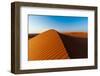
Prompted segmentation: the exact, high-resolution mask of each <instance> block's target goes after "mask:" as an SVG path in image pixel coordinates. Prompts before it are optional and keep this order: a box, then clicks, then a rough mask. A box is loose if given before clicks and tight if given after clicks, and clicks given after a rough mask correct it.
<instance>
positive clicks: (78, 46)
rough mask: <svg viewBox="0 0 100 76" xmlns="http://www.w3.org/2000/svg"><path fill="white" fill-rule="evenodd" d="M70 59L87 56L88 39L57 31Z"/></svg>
mask: <svg viewBox="0 0 100 76" xmlns="http://www.w3.org/2000/svg"><path fill="white" fill-rule="evenodd" d="M58 34H59V36H60V38H61V39H62V41H63V43H64V46H65V48H66V50H67V52H68V54H69V56H70V58H71V59H75V58H87V57H88V41H87V40H88V39H87V38H79V37H74V36H69V35H64V34H61V33H58Z"/></svg>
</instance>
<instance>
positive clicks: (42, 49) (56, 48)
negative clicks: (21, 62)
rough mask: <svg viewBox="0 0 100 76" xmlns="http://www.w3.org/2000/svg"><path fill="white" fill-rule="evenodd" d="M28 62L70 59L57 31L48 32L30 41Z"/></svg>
mask: <svg viewBox="0 0 100 76" xmlns="http://www.w3.org/2000/svg"><path fill="white" fill-rule="evenodd" d="M28 43H29V48H28V60H53V59H68V58H69V55H68V52H67V50H66V49H65V47H64V44H63V42H62V40H61V38H60V36H59V34H58V33H57V32H56V31H55V30H48V31H46V32H43V33H41V34H39V35H37V36H35V37H32V38H31V39H29V41H28Z"/></svg>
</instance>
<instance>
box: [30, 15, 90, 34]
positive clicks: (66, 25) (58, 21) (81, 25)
mask: <svg viewBox="0 0 100 76" xmlns="http://www.w3.org/2000/svg"><path fill="white" fill-rule="evenodd" d="M28 21H29V22H28V25H29V33H41V32H44V31H47V30H49V29H55V30H57V31H58V32H87V31H88V17H75V16H44V15H29V20H28Z"/></svg>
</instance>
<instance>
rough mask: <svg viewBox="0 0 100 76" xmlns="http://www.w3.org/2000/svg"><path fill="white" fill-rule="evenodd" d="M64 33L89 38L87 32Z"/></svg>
mask: <svg viewBox="0 0 100 76" xmlns="http://www.w3.org/2000/svg"><path fill="white" fill-rule="evenodd" d="M62 34H64V35H69V36H73V37H79V38H87V36H88V34H87V32H64V33H62Z"/></svg>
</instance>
